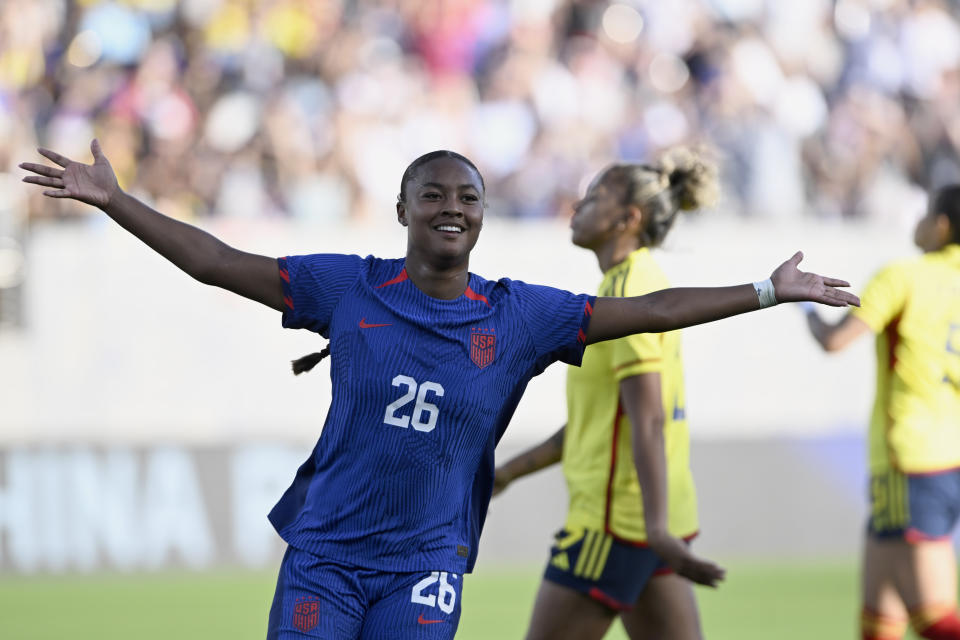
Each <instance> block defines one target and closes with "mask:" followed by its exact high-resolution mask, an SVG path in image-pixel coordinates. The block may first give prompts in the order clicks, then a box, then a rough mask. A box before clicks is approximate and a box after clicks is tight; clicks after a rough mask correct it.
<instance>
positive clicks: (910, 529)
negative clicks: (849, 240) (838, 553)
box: [807, 185, 960, 640]
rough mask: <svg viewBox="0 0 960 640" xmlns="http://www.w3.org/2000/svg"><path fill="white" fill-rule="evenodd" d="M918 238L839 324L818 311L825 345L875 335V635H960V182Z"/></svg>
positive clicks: (892, 639) (870, 549) (870, 603)
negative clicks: (916, 251)
mask: <svg viewBox="0 0 960 640" xmlns="http://www.w3.org/2000/svg"><path fill="white" fill-rule="evenodd" d="M914 241H915V242H916V244H917V246H918V247H920V248H921V249H922V250H923V252H924V253H923V255H922V256H920V257H918V258H914V259H909V260H902V261H898V262H894V263H893V264H890V265H888V266H887V267H884V268H883V269H881V270H880V271H879V273H877V274H876V275H875V276H874V277H873V279H872V280H871V281H870V283H869V284H868V285H867V287H866V289H865V290H864V292H863V297H862V299H861V300H862V307H860V308H859V309H857V310H856V311H854V312H853V313H850V314H848V315H847V316H845V317H844V318H842V319H841V320H840V321H839V322H837V323H836V324H828V323H826V322H824V321H823V320H821V319H820V317H819V316H818V315H817V313H816V311H814V310H813V309H808V310H807V320H808V324H809V326H810V330H811V332H812V333H813V335H814V337H815V338H816V339H817V341H818V342H819V343H820V345H821V346H822V347H823V348H824V349H825V350H826V351H836V350H839V349H842V348H844V347H845V346H847V345H848V344H850V343H851V342H852V341H853V340H854V339H855V338H857V337H858V336H860V335H862V334H864V333H866V332H867V331H868V330H870V331H872V332H873V333H874V334H876V336H877V393H876V400H875V402H874V406H873V416H872V417H871V419H870V435H869V462H870V502H871V509H870V519H869V523H868V526H867V540H866V547H865V552H864V560H863V577H862V582H863V585H862V588H863V594H862V595H863V612H862V617H861V630H862V637H863V638H864V640H897V639H899V638H901V637H903V635H904V633H905V632H906V629H907V626H908V625H909V626H912V627H913V629H914V631H916V633H917V634H919V635H920V636H921V637H923V638H933V639H936V640H947V639H950V640H956V639H960V617H958V616H957V603H956V600H957V565H956V559H955V557H954V551H953V545H952V543H951V541H950V532H951V530H952V529H953V527H954V525H955V524H956V522H957V518H958V515H960V185H955V186H951V187H947V188H944V189H940V190H939V191H937V192H936V193H935V194H934V197H933V198H932V199H931V202H930V207H929V210H928V213H927V215H926V216H924V217H923V218H922V219H921V220H920V222H919V223H918V224H917V229H916V233H915V236H914Z"/></svg>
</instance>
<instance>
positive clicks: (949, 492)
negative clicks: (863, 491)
mask: <svg viewBox="0 0 960 640" xmlns="http://www.w3.org/2000/svg"><path fill="white" fill-rule="evenodd" d="M958 517H960V469H954V470H950V471H943V472H939V473H927V474H904V473H900V472H899V471H888V472H886V473H881V474H876V475H874V476H872V477H871V478H870V520H869V522H868V523H867V533H868V534H869V535H871V536H873V537H875V538H880V539H890V538H900V539H903V540H906V541H907V542H911V543H917V542H924V541H930V540H946V539H948V538H949V537H950V534H951V532H952V531H953V528H954V526H955V525H956V524H957V519H958Z"/></svg>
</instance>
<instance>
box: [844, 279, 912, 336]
mask: <svg viewBox="0 0 960 640" xmlns="http://www.w3.org/2000/svg"><path fill="white" fill-rule="evenodd" d="M908 269H909V264H908V263H905V262H896V263H894V264H892V265H889V266H887V267H884V268H883V269H881V270H880V271H879V272H878V273H877V274H876V275H875V276H873V278H872V279H871V280H870V282H869V283H868V284H867V286H866V288H865V289H864V290H863V293H861V294H860V307H858V308H854V309H853V311H852V312H851V313H852V315H853V316H855V317H857V318H859V319H860V320H863V322H864V323H865V324H866V325H867V326H868V327H870V330H871V331H873V332H874V333H880V332H881V331H883V330H884V328H885V327H886V326H887V325H888V324H890V321H891V320H893V319H894V318H895V317H896V316H897V315H898V314H899V313H900V312H901V311H903V308H904V306H905V305H906V302H907V296H908V294H909V291H910V286H909V276H908Z"/></svg>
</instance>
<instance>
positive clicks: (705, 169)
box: [658, 147, 720, 211]
mask: <svg viewBox="0 0 960 640" xmlns="http://www.w3.org/2000/svg"><path fill="white" fill-rule="evenodd" d="M708 155H709V154H708V153H707V152H706V151H705V150H703V149H691V148H689V147H675V148H673V149H670V150H669V151H667V152H666V153H664V154H663V156H661V157H660V162H659V166H658V168H659V169H660V172H661V173H662V175H664V176H666V177H667V178H668V179H669V181H670V191H672V192H673V197H674V199H675V202H676V204H677V207H678V208H679V209H682V210H683V211H693V210H694V209H702V208H704V207H711V206H713V205H714V204H716V203H717V199H718V198H719V197H720V181H719V179H718V177H717V165H716V164H715V163H714V162H712V161H711V160H710V159H709V158H708Z"/></svg>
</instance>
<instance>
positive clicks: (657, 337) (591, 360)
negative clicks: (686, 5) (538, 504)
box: [494, 149, 723, 640]
mask: <svg viewBox="0 0 960 640" xmlns="http://www.w3.org/2000/svg"><path fill="white" fill-rule="evenodd" d="M716 193H717V179H716V170H715V169H714V167H713V166H711V165H710V164H708V163H706V162H704V161H703V160H702V159H701V158H700V157H699V156H698V155H696V154H694V153H693V152H691V151H689V150H685V149H678V150H675V151H673V152H672V153H670V154H668V155H667V156H665V157H664V158H663V159H662V160H661V161H660V163H659V164H657V165H652V166H651V165H635V164H619V165H614V166H611V167H609V168H607V169H605V170H604V171H603V172H601V173H600V175H599V176H597V178H595V179H594V181H593V183H592V184H591V185H590V187H589V189H588V190H587V194H586V196H585V197H584V198H583V200H581V201H580V202H578V203H577V204H576V206H575V213H574V216H573V220H572V221H571V227H572V229H573V243H574V244H576V245H578V246H581V247H584V248H587V249H591V250H592V251H593V252H594V253H596V255H597V260H598V261H599V262H600V269H601V270H602V271H603V274H604V278H603V282H602V284H601V285H600V291H599V293H598V295H601V296H617V297H625V296H635V295H641V294H644V293H649V292H652V291H657V290H660V289H664V288H667V287H669V286H670V284H669V283H668V282H667V279H666V276H664V274H663V272H662V271H661V270H660V268H659V267H658V266H657V263H656V262H655V261H654V258H653V256H652V254H651V251H650V250H651V248H654V247H657V246H659V245H660V243H661V242H663V240H664V238H665V237H666V235H667V233H668V232H669V231H670V229H671V228H672V226H673V223H674V221H675V220H676V217H677V213H678V212H679V211H681V210H692V209H698V208H700V207H702V206H705V205H709V204H711V203H712V201H713V200H714V199H715V196H716ZM684 407H685V402H684V388H683V362H682V358H681V348H680V332H679V331H671V332H669V333H664V334H638V335H633V336H629V337H627V338H623V339H618V340H610V341H608V342H604V343H599V344H596V345H591V346H590V347H589V348H588V349H587V350H586V352H585V354H584V357H583V363H582V366H581V367H580V368H579V369H577V370H574V369H572V368H571V369H570V370H569V371H568V373H567V414H568V415H567V425H566V426H565V427H563V428H561V429H560V430H559V431H558V432H557V433H556V434H555V435H554V436H552V437H551V438H550V439H549V440H547V441H546V442H544V443H543V444H541V445H539V446H537V447H535V448H533V449H531V450H529V451H527V452H525V453H523V454H521V455H519V456H518V457H516V458H514V459H513V460H511V461H509V462H507V463H506V464H504V465H503V466H501V467H499V468H498V469H497V472H496V478H495V481H494V486H495V491H502V490H503V489H504V488H506V486H507V485H508V484H509V483H510V482H511V481H513V480H515V479H516V478H519V477H521V476H523V475H526V474H528V473H531V472H533V471H536V470H538V469H541V468H543V467H545V466H547V465H549V464H553V463H555V462H557V461H559V460H561V458H562V461H563V471H564V475H565V476H566V480H567V487H568V489H569V494H570V506H569V511H568V514H567V520H566V524H565V525H564V528H563V529H562V530H561V531H560V532H559V533H558V534H557V536H556V541H555V542H554V544H553V546H552V548H551V552H550V560H549V562H548V564H547V568H546V570H545V573H544V579H543V582H542V583H541V586H540V590H539V593H538V594H537V601H536V604H535V606H534V611H533V616H532V620H531V622H530V629H529V631H528V633H527V638H528V640H533V639H540V638H543V639H546V638H551V639H557V638H565V639H566V638H578V639H580V638H583V639H590V638H597V639H599V638H602V637H603V635H604V634H605V633H606V631H607V629H608V628H609V627H610V624H611V623H612V622H613V620H614V618H615V616H617V615H618V614H619V616H620V618H621V620H622V621H623V624H624V627H625V628H626V630H627V633H628V634H629V635H630V637H631V638H673V639H684V640H686V639H697V638H700V637H701V632H700V623H699V616H698V613H697V606H696V601H695V599H694V597H693V590H692V589H691V586H690V580H693V581H695V582H699V583H702V584H708V585H713V584H715V583H716V582H717V581H719V580H721V579H722V578H723V570H722V569H720V568H719V567H717V566H716V565H714V564H712V563H710V562H707V561H704V560H701V559H699V558H697V557H696V556H694V555H693V554H691V553H690V551H689V549H688V546H687V542H688V541H689V540H690V539H692V538H693V537H694V536H695V535H696V534H697V531H698V521H697V504H696V493H695V490H694V486H693V477H692V474H691V472H690V456H689V453H690V441H689V434H688V431H687V421H686V415H685V409H684ZM641 488H642V490H641ZM671 569H672V570H671ZM674 571H676V573H674ZM677 573H678V574H680V575H677Z"/></svg>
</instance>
